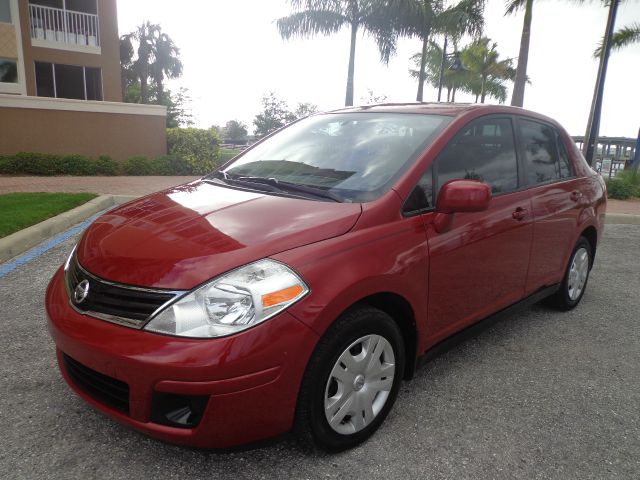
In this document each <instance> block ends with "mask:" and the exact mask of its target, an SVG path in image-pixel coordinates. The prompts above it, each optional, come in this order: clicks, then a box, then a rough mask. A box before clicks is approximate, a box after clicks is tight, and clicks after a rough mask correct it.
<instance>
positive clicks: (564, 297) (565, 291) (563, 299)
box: [558, 237, 593, 310]
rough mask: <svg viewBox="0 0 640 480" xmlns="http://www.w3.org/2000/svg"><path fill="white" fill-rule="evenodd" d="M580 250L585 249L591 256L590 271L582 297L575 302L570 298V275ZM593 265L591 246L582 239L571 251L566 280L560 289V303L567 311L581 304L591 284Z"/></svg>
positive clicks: (565, 275) (564, 279)
mask: <svg viewBox="0 0 640 480" xmlns="http://www.w3.org/2000/svg"><path fill="white" fill-rule="evenodd" d="M580 248H585V249H586V250H587V254H588V255H589V271H588V272H587V278H586V280H585V282H584V286H583V287H582V292H580V295H579V296H578V298H576V299H575V300H571V298H570V297H569V273H570V272H571V265H572V264H573V259H574V257H575V255H576V252H577V251H578V250H579V249H580ZM592 264H593V254H592V252H591V244H590V243H589V241H588V240H587V239H586V238H584V237H580V239H579V240H578V242H577V243H576V246H575V247H574V248H573V250H572V251H571V256H570V257H569V262H568V264H567V269H566V271H565V273H564V278H563V279H562V285H561V287H560V291H559V292H558V294H559V297H560V298H559V301H560V302H559V303H560V306H561V307H563V308H564V309H566V310H569V309H572V308H574V307H575V306H577V305H578V303H580V300H582V297H583V295H584V292H585V291H586V290H587V284H588V283H589V276H590V273H591V266H592Z"/></svg>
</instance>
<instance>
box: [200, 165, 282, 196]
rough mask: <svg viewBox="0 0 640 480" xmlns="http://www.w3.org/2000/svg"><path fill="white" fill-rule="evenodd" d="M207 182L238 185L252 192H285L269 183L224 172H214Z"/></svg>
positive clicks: (206, 178)
mask: <svg viewBox="0 0 640 480" xmlns="http://www.w3.org/2000/svg"><path fill="white" fill-rule="evenodd" d="M212 177H213V178H212ZM205 180H206V181H209V182H210V181H212V180H221V181H222V182H224V183H226V184H228V185H236V186H240V187H245V188H250V189H252V190H258V191H264V190H266V191H268V192H283V189H282V188H279V187H277V186H275V185H271V184H269V183H264V182H255V181H251V180H245V179H244V178H235V177H231V176H230V175H229V174H228V173H227V172H223V171H222V170H218V171H217V172H214V173H213V174H212V175H209V176H208V177H205Z"/></svg>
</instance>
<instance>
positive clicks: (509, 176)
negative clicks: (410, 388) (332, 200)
mask: <svg viewBox="0 0 640 480" xmlns="http://www.w3.org/2000/svg"><path fill="white" fill-rule="evenodd" d="M433 171H434V183H435V189H434V190H435V192H434V198H436V197H437V191H438V188H439V186H441V185H443V184H444V183H445V182H447V181H449V180H453V179H458V178H464V179H477V180H481V181H483V182H485V183H487V184H488V185H489V186H490V187H491V189H492V192H493V198H492V200H491V204H490V207H489V209H488V210H487V211H484V212H478V213H456V214H454V218H453V224H452V228H451V230H449V231H448V232H445V233H437V232H436V231H435V230H434V229H433V228H430V229H429V233H428V235H429V239H428V243H429V257H430V267H429V292H428V295H429V307H428V325H429V334H428V336H429V340H428V342H429V344H431V345H432V344H434V343H436V342H437V341H439V340H441V339H443V338H445V337H447V336H449V335H451V334H452V333H454V332H456V331H458V330H460V329H462V328H464V327H465V326H467V325H469V324H471V323H474V322H475V321H477V320H479V319H481V318H483V317H486V316H488V315H490V314H491V313H494V312H496V311H498V310H500V309H502V308H504V307H506V306H508V305H510V304H512V303H514V302H516V301H518V300H519V299H521V298H522V297H523V295H524V290H525V282H526V278H527V267H528V264H529V255H530V250H531V243H532V237H533V223H532V215H531V200H530V193H529V192H528V191H527V190H521V188H520V187H521V185H522V180H523V179H522V175H521V174H519V171H518V160H517V155H516V148H515V140H514V127H513V120H512V118H511V117H508V116H487V117H482V118H480V119H477V120H474V121H472V122H471V123H469V124H467V125H466V126H465V127H463V128H462V129H461V130H460V132H459V133H458V134H457V135H456V136H455V137H454V138H453V139H452V140H451V142H449V144H447V146H446V147H445V148H444V149H443V150H442V152H441V153H440V154H439V156H438V157H437V159H436V160H435V161H434V164H433ZM432 215H433V214H427V215H425V219H426V220H427V221H429V217H430V216H432Z"/></svg>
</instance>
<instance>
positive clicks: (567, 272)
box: [46, 104, 606, 451]
mask: <svg viewBox="0 0 640 480" xmlns="http://www.w3.org/2000/svg"><path fill="white" fill-rule="evenodd" d="M605 207H606V190H605V184H604V182H603V181H602V179H601V177H600V176H599V175H597V174H596V173H595V172H594V171H593V170H591V169H590V168H589V166H588V165H587V163H586V162H585V160H584V158H583V157H582V155H581V153H580V152H579V150H578V149H577V148H576V146H575V145H574V143H573V142H572V140H571V137H569V135H567V132H566V131H565V130H564V129H563V128H562V127H561V126H560V125H558V123H556V122H555V121H553V120H551V119H549V118H547V117H544V116H542V115H538V114H535V113H532V112H528V111H526V110H522V109H518V108H512V107H504V106H478V105H452V104H433V105H430V104H406V105H379V106H373V107H361V108H349V109H345V110H339V111H335V112H330V113H325V114H317V115H313V116H311V117H309V118H306V119H304V120H301V121H299V122H296V123H294V124H292V125H289V126H287V127H285V128H284V129H281V130H280V131H278V132H276V133H275V134H272V135H271V136H269V137H267V138H266V139H264V140H263V141H261V142H260V143H258V144H256V145H254V146H253V147H251V148H249V149H247V150H246V151H244V152H243V153H242V154H241V155H239V156H238V157H236V158H235V159H233V160H231V161H230V162H229V163H227V164H225V165H223V166H222V167H221V168H219V169H218V170H217V171H215V172H212V173H211V174H210V175H207V176H205V177H203V178H201V179H200V180H197V181H195V182H192V183H189V184H186V185H182V186H179V187H175V188H172V189H169V190H165V191H163V192H159V193H156V194H153V195H150V196H147V197H144V198H142V199H139V200H135V201H133V202H131V203H128V204H125V205H123V206H121V207H119V208H116V209H114V210H111V211H110V212H108V213H106V214H104V215H102V216H101V217H100V218H98V219H97V220H96V221H95V222H94V223H93V224H92V225H91V226H90V227H89V228H88V229H87V230H86V232H85V233H84V234H83V235H82V238H81V239H80V241H79V242H78V244H77V245H76V247H75V248H74V249H73V251H72V252H71V254H70V255H69V258H68V260H67V261H66V263H65V264H64V266H62V267H61V268H60V269H59V270H58V271H57V272H56V273H55V275H54V277H53V279H52V280H51V283H50V285H49V287H48V290H47V297H46V308H47V313H48V318H49V329H50V332H51V335H52V336H53V339H54V341H55V344H56V347H57V356H58V362H59V366H60V370H61V372H62V375H63V376H64V379H65V380H66V381H67V383H68V384H69V385H70V387H71V388H72V389H73V390H74V391H75V392H76V393H77V394H78V395H79V396H80V397H82V398H83V399H84V400H86V401H87V402H88V403H89V404H91V405H92V406H94V407H95V408H97V409H98V410H100V411H102V412H104V413H106V414H108V415H109V416H111V417H113V418H114V419H116V420H118V421H119V422H122V423H124V424H126V425H129V426H131V427H133V428H136V429H138V430H140V431H142V432H145V433H147V434H149V435H152V436H154V437H157V438H160V439H163V440H166V441H170V442H175V443H179V444H184V445H190V446H196V447H206V448H221V447H231V446H235V445H239V444H244V443H249V442H255V441H258V440H261V439H265V438H268V437H272V436H276V435H278V434H281V433H284V432H288V431H291V430H293V431H294V432H295V433H296V434H297V435H298V437H299V438H300V439H302V441H304V442H305V443H306V444H310V445H315V446H316V447H319V448H321V449H324V450H329V451H338V450H343V449H346V448H350V447H353V446H354V445H357V444H359V443H360V442H362V441H364V440H365V439H367V438H368V437H369V436H371V435H372V434H373V432H374V431H375V430H376V429H377V428H378V427H379V426H380V424H381V423H382V422H383V421H384V419H385V417H386V416H387V414H388V413H389V410H390V409H391V407H392V405H393V403H394V401H395V399H396V396H397V395H398V390H399V387H400V384H401V382H402V381H403V379H404V380H407V379H410V378H411V376H412V374H413V372H414V370H415V368H416V365H417V364H418V363H419V361H420V360H421V359H424V358H429V357H430V356H431V354H433V353H434V352H436V351H438V349H439V348H440V347H441V346H443V345H446V344H447V342H450V341H451V339H453V338H456V337H459V336H460V334H462V333H465V332H468V331H469V329H470V327H471V326H477V325H476V324H479V322H481V321H483V322H484V321H486V320H490V319H495V318H496V317H497V316H498V315H499V316H501V317H502V316H503V315H504V314H505V313H506V312H510V311H512V310H513V307H516V306H522V305H525V304H531V303H533V302H536V301H539V300H542V299H545V300H546V301H548V302H549V303H551V304H553V305H555V306H556V307H557V308H558V309H560V310H568V309H571V308H574V307H575V306H576V305H577V304H578V303H579V302H580V299H581V298H582V296H583V295H584V292H585V289H586V287H587V280H588V278H589V272H590V270H591V267H592V265H593V260H594V257H595V254H596V251H597V248H598V245H599V241H600V238H601V236H602V232H603V224H604V216H605ZM550 328H552V327H550Z"/></svg>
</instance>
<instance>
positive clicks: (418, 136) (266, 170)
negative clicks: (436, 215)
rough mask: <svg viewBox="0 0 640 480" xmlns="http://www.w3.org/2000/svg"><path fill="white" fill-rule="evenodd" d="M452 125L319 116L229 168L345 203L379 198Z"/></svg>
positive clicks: (398, 117)
mask: <svg viewBox="0 0 640 480" xmlns="http://www.w3.org/2000/svg"><path fill="white" fill-rule="evenodd" d="M450 121H451V118H450V117H446V116H441V115H422V114H402V113H374V112H366V113H335V114H325V115H316V116H312V117H309V118H307V119H305V120H302V121H300V122H298V123H295V124H293V125H291V126H290V127H288V128H286V129H284V130H282V131H281V132H279V133H277V134H275V135H274V136H273V137H271V138H268V139H267V140H265V141H264V142H262V143H261V144H259V145H257V146H256V147H254V148H252V149H251V150H248V151H247V152H246V153H245V154H244V155H242V156H241V157H240V158H239V159H238V160H237V161H235V162H234V163H232V164H231V165H230V166H228V167H227V168H226V169H225V173H227V174H229V175H232V176H252V177H264V178H273V179H276V180H278V181H281V182H289V183H295V184H298V185H303V186H312V187H316V188H322V189H325V190H327V191H329V192H331V193H332V194H334V195H336V196H338V197H340V198H342V199H343V200H344V201H351V202H366V201H371V200H374V199H376V198H378V197H379V196H380V195H381V194H382V193H384V192H386V191H387V190H388V189H389V188H390V187H391V185H393V183H394V182H395V181H396V180H397V179H398V178H399V177H400V176H401V175H402V173H404V172H405V171H406V170H407V169H408V168H409V167H410V166H411V164H412V163H413V162H414V161H415V160H416V159H417V158H418V156H419V155H420V153H421V152H422V151H423V150H424V149H425V148H426V147H427V146H428V145H429V144H430V143H431V141H432V140H433V139H434V138H435V136H436V135H437V134H438V133H439V132H440V131H441V130H442V129H443V128H444V127H445V126H446V125H447V124H448V123H449V122H450Z"/></svg>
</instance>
